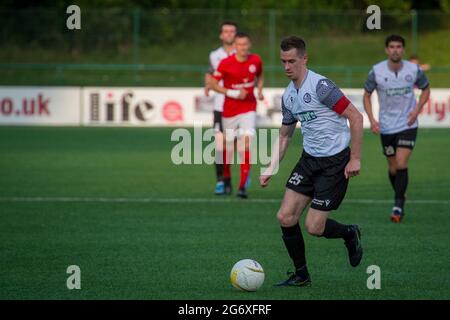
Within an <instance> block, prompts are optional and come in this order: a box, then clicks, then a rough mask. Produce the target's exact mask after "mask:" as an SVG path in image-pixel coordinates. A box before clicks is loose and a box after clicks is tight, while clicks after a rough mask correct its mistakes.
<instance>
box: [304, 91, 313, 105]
mask: <svg viewBox="0 0 450 320" xmlns="http://www.w3.org/2000/svg"><path fill="white" fill-rule="evenodd" d="M303 101H305V102H306V103H310V102H311V95H310V94H309V93H305V95H304V96H303Z"/></svg>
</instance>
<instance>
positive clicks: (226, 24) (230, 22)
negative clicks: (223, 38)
mask: <svg viewBox="0 0 450 320" xmlns="http://www.w3.org/2000/svg"><path fill="white" fill-rule="evenodd" d="M223 26H233V27H235V28H236V30H237V29H238V26H237V24H236V23H235V22H233V21H229V20H226V21H224V22H222V23H221V24H220V28H219V33H222V28H223Z"/></svg>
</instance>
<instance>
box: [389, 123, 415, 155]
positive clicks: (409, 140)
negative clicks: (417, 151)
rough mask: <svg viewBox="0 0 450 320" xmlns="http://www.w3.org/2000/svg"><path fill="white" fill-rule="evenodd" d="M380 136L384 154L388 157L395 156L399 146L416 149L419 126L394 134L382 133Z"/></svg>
mask: <svg viewBox="0 0 450 320" xmlns="http://www.w3.org/2000/svg"><path fill="white" fill-rule="evenodd" d="M380 136H381V145H382V147H383V154H384V155H385V156H386V157H393V156H395V152H396V151H397V148H407V149H411V150H412V149H414V145H415V144H416V138H417V128H413V129H407V130H404V131H400V132H397V133H393V134H381V135H380Z"/></svg>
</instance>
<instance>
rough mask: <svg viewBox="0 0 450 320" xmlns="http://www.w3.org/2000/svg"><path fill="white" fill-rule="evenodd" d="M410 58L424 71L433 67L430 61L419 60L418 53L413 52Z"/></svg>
mask: <svg viewBox="0 0 450 320" xmlns="http://www.w3.org/2000/svg"><path fill="white" fill-rule="evenodd" d="M408 60H409V61H410V62H412V63H414V64H417V65H418V66H419V67H420V69H422V70H423V71H428V70H430V69H431V66H430V65H429V64H428V63H421V62H420V60H419V56H417V55H416V54H412V55H411V56H410V57H409V59H408Z"/></svg>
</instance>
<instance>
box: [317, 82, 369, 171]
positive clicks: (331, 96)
mask: <svg viewBox="0 0 450 320" xmlns="http://www.w3.org/2000/svg"><path fill="white" fill-rule="evenodd" d="M316 93H317V96H318V98H319V100H320V102H322V103H323V104H324V105H326V106H327V107H328V108H330V109H332V110H333V111H334V112H336V113H337V114H339V115H340V116H342V117H344V118H347V119H348V122H349V124H350V134H351V154H350V161H349V162H348V163H347V165H346V167H345V171H344V174H345V178H347V179H348V178H350V177H354V176H357V175H358V174H359V171H360V170H361V148H362V140H363V116H362V114H361V112H359V111H358V109H356V107H355V106H354V105H353V104H352V103H351V102H350V100H348V99H347V97H346V96H345V95H344V93H343V92H342V91H341V89H339V88H338V87H337V86H336V85H335V84H334V83H333V82H332V81H330V80H329V79H322V80H320V81H319V82H318V84H317V87H316Z"/></svg>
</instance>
